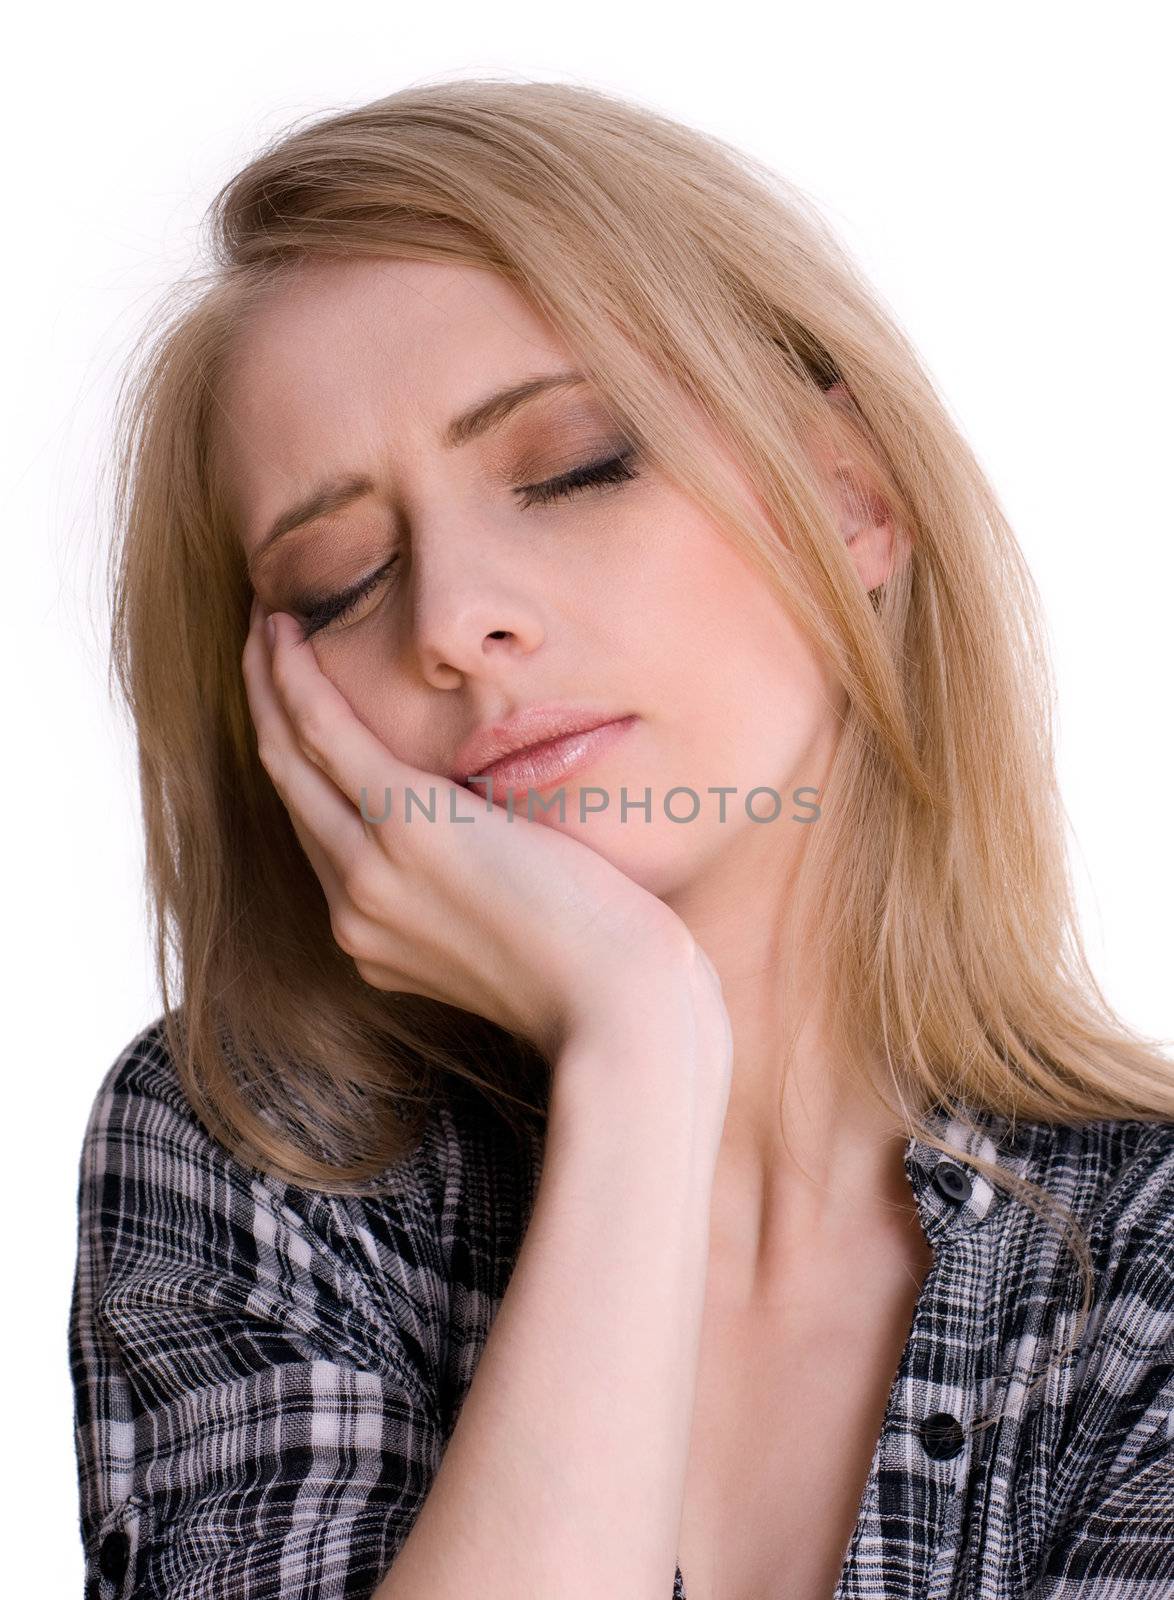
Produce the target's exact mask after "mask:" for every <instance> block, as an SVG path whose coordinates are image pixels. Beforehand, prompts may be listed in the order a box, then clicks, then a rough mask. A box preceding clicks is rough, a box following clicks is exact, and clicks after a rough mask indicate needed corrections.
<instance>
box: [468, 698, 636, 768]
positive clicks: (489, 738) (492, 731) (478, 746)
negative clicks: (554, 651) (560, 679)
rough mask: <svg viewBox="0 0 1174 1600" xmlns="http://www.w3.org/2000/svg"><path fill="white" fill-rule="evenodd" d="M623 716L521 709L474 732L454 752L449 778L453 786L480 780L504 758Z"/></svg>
mask: <svg viewBox="0 0 1174 1600" xmlns="http://www.w3.org/2000/svg"><path fill="white" fill-rule="evenodd" d="M622 716H623V713H617V712H615V711H604V710H601V709H598V708H595V707H592V706H569V705H541V706H523V707H522V709H521V710H520V711H515V712H514V714H513V715H512V716H510V717H507V718H506V719H505V721H504V722H491V723H487V724H486V725H485V727H483V728H477V729H476V730H475V731H474V732H473V733H471V734H470V735H469V737H468V738H467V739H466V740H465V741H464V743H463V744H462V745H461V746H460V748H459V749H458V750H457V753H456V756H455V757H454V759H453V765H452V770H451V772H450V774H449V776H450V777H451V778H452V779H453V781H454V782H455V783H464V782H465V780H466V779H468V778H476V777H480V776H481V775H482V774H483V773H484V771H485V768H486V767H488V766H489V765H490V764H491V763H492V762H494V761H500V760H501V758H502V757H503V756H511V755H514V754H516V753H517V752H518V751H519V750H528V749H529V748H530V746H531V745H536V744H542V743H543V742H544V741H545V740H547V739H558V738H561V737H562V736H563V735H564V734H568V733H586V732H588V731H589V730H590V729H591V728H601V727H603V726H604V724H605V723H608V722H617V721H620V720H621V719H622Z"/></svg>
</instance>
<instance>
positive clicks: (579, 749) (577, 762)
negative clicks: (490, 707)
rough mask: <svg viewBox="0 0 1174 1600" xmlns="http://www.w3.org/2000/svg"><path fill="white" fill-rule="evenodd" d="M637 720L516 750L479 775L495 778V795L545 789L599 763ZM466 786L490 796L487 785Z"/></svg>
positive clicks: (625, 718) (487, 796) (612, 724)
mask: <svg viewBox="0 0 1174 1600" xmlns="http://www.w3.org/2000/svg"><path fill="white" fill-rule="evenodd" d="M635 721H636V718H635V717H634V716H632V717H621V718H620V719H619V721H618V722H605V723H603V724H602V726H600V727H598V728H588V729H587V730H586V732H584V733H565V734H563V735H562V737H561V738H558V739H547V740H545V741H544V742H543V743H542V744H533V745H530V746H529V747H528V748H527V749H525V750H515V751H514V752H513V753H512V754H511V755H508V756H502V758H501V760H500V761H494V762H493V763H492V764H491V765H489V766H487V767H485V768H484V769H483V770H482V772H481V774H480V776H481V778H482V779H483V780H484V779H485V778H487V777H491V778H492V779H493V791H492V792H493V793H494V794H496V793H497V791H498V790H499V788H504V789H545V788H548V787H549V786H550V785H551V784H552V783H557V782H558V781H559V780H560V779H562V778H569V777H571V776H572V775H573V774H574V773H577V772H579V771H581V770H582V769H583V768H584V767H587V766H590V764H591V762H593V761H597V760H598V759H599V757H600V756H601V755H602V754H603V752H604V751H605V750H609V749H610V748H611V746H612V745H613V744H615V743H616V741H617V740H619V739H622V738H623V736H624V734H625V733H627V731H628V729H629V728H630V727H632V725H633V724H634V723H635ZM465 787H466V788H467V789H471V790H472V791H473V793H474V794H478V795H483V796H485V797H486V798H489V796H490V789H489V785H488V783H485V782H484V781H482V782H480V783H472V782H469V781H466V783H465Z"/></svg>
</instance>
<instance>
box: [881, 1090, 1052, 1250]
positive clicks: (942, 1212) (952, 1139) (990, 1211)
mask: <svg viewBox="0 0 1174 1600" xmlns="http://www.w3.org/2000/svg"><path fill="white" fill-rule="evenodd" d="M925 1120H926V1122H927V1123H928V1125H929V1127H930V1128H931V1129H932V1130H933V1132H934V1133H935V1134H936V1135H937V1137H938V1138H939V1139H941V1140H942V1142H943V1143H944V1144H946V1145H947V1146H948V1147H949V1149H950V1150H951V1151H954V1152H955V1153H956V1154H958V1155H975V1156H979V1157H981V1158H983V1159H984V1160H986V1161H990V1162H993V1163H994V1164H995V1165H996V1166H998V1167H1000V1168H1002V1169H1003V1170H1004V1171H1007V1172H1011V1173H1014V1174H1015V1175H1016V1176H1018V1177H1024V1176H1027V1175H1028V1174H1027V1168H1028V1166H1029V1164H1030V1151H1029V1141H1028V1140H1026V1139H1025V1138H1024V1133H1025V1130H1024V1129H1023V1126H1022V1125H1021V1127H1020V1132H1019V1135H1018V1136H1017V1137H1016V1138H1014V1139H1012V1138H1011V1137H1010V1135H1009V1122H1008V1119H1007V1118H1006V1117H1005V1116H1004V1115H1002V1114H1001V1113H998V1112H994V1111H987V1110H977V1109H974V1108H970V1107H967V1106H965V1105H963V1104H962V1103H961V1102H958V1101H954V1102H953V1103H949V1104H941V1105H937V1106H934V1107H932V1108H931V1110H930V1111H928V1112H926V1114H925ZM905 1174H906V1177H907V1178H908V1180H909V1185H910V1188H911V1189H912V1190H913V1194H914V1198H915V1199H916V1201H917V1209H918V1212H919V1213H920V1217H921V1226H922V1230H923V1232H924V1233H925V1237H926V1239H927V1241H928V1242H929V1244H930V1245H932V1246H933V1247H934V1248H935V1249H936V1248H938V1247H939V1246H941V1245H942V1244H945V1243H947V1242H948V1241H950V1240H953V1239H958V1238H961V1237H964V1236H965V1235H968V1234H970V1233H972V1232H973V1231H974V1230H975V1229H976V1228H978V1227H979V1226H981V1224H983V1223H984V1222H986V1221H987V1220H988V1219H989V1218H991V1217H993V1216H994V1214H995V1213H996V1212H997V1211H998V1210H999V1208H1000V1206H1002V1205H1003V1204H1005V1202H1006V1201H1007V1199H1008V1198H1010V1195H1009V1191H1008V1190H1007V1189H1005V1188H1003V1187H1002V1186H1001V1185H999V1186H996V1185H995V1184H994V1183H992V1182H991V1180H990V1179H989V1178H987V1177H986V1176H985V1175H984V1174H983V1173H981V1172H979V1171H977V1170H976V1169H975V1168H974V1167H971V1166H969V1165H967V1164H966V1163H965V1162H961V1161H955V1160H953V1159H952V1158H951V1157H950V1156H949V1155H946V1154H944V1153H943V1152H942V1151H940V1150H938V1149H937V1148H936V1147H935V1146H933V1145H930V1144H927V1143H926V1142H925V1141H924V1140H923V1139H921V1138H919V1137H917V1136H916V1135H914V1136H912V1137H911V1138H910V1139H909V1140H908V1141H907V1143H906V1145H905Z"/></svg>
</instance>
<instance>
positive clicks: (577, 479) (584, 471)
mask: <svg viewBox="0 0 1174 1600" xmlns="http://www.w3.org/2000/svg"><path fill="white" fill-rule="evenodd" d="M638 456H639V451H638V450H637V448H636V446H635V445H626V446H625V447H624V449H623V450H621V451H619V452H618V453H617V454H616V455H612V456H606V457H604V459H603V460H602V461H589V462H587V464H586V465H585V466H581V467H574V468H572V469H571V471H570V472H564V473H562V474H560V475H559V476H558V477H557V478H547V479H546V480H545V481H544V482H542V483H528V484H522V485H520V486H519V487H518V488H516V489H514V491H513V492H514V494H516V495H517V496H518V498H519V499H520V500H521V503H522V505H523V507H525V508H527V509H528V508H529V507H531V506H535V505H550V504H552V503H553V502H554V501H556V500H565V499H569V498H570V497H571V496H572V495H575V494H578V493H579V492H580V491H581V490H583V489H597V488H603V487H605V486H606V485H607V484H609V483H613V484H618V483H630V482H631V481H632V479H634V478H637V477H639V475H640V473H639V468H638V467H636V466H635V465H634V464H633V463H634V462H635V461H636V460H637V458H638ZM398 561H399V553H398V552H397V553H396V554H395V555H393V556H392V557H391V559H390V560H389V561H385V562H384V563H383V565H382V566H381V567H380V568H379V569H378V571H376V572H373V573H371V575H370V577H367V578H364V579H363V581H362V582H361V583H360V584H358V585H357V586H356V587H355V588H353V589H347V590H345V591H343V592H342V593H341V594H333V595H324V596H322V597H321V598H320V599H312V598H310V597H309V596H307V597H305V598H303V599H300V600H298V601H296V602H295V603H294V606H293V608H292V609H293V610H294V612H295V614H296V615H297V616H299V617H300V618H301V619H302V636H303V638H306V639H308V638H309V637H310V635H311V634H313V633H318V632H320V631H321V630H322V629H323V628H326V627H329V626H330V625H331V624H332V623H334V622H340V621H342V620H343V619H344V618H346V617H348V616H350V614H351V612H352V611H354V609H355V607H356V606H358V605H359V604H361V602H362V601H364V600H365V599H366V598H367V596H368V595H369V594H370V593H371V591H372V590H373V589H374V588H375V587H376V585H377V584H378V583H379V581H380V579H381V578H384V577H386V576H387V575H388V574H389V573H390V572H391V571H392V569H393V568H394V567H395V566H396V564H397V563H398Z"/></svg>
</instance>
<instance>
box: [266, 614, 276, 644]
mask: <svg viewBox="0 0 1174 1600" xmlns="http://www.w3.org/2000/svg"><path fill="white" fill-rule="evenodd" d="M265 636H266V638H267V639H268V640H269V648H270V650H272V649H273V646H274V645H275V644H276V643H277V623H276V621H275V619H274V618H273V617H268V618H266V621H265Z"/></svg>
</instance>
